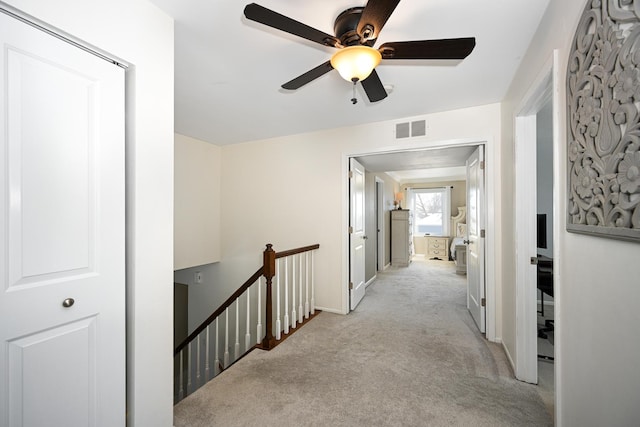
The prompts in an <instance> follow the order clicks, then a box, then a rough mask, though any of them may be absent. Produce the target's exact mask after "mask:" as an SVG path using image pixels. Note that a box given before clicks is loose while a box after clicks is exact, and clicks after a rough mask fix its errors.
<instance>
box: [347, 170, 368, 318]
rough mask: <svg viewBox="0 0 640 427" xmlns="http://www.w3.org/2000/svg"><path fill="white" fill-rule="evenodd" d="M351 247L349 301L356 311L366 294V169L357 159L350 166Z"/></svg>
mask: <svg viewBox="0 0 640 427" xmlns="http://www.w3.org/2000/svg"><path fill="white" fill-rule="evenodd" d="M349 166H350V167H349V170H350V174H349V175H350V177H349V231H350V233H349V245H350V249H351V250H350V259H349V265H350V279H349V281H350V283H349V287H350V288H351V292H350V295H349V300H350V302H351V305H350V306H351V310H353V309H355V308H356V306H357V305H358V303H359V302H360V301H361V300H362V298H363V297H364V292H365V288H366V286H365V280H364V278H365V266H364V261H365V250H364V249H365V241H366V239H367V236H366V235H365V234H364V167H363V166H362V165H361V164H360V163H358V162H357V161H356V160H355V159H350V164H349Z"/></svg>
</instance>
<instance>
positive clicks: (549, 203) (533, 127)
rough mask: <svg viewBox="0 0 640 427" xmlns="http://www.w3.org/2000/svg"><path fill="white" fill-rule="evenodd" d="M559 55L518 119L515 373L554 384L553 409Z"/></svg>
mask: <svg viewBox="0 0 640 427" xmlns="http://www.w3.org/2000/svg"><path fill="white" fill-rule="evenodd" d="M557 57H558V54H557V52H554V55H553V58H552V59H551V60H550V61H549V62H548V64H547V66H546V67H545V68H544V69H543V70H542V72H541V73H540V76H539V77H538V79H537V80H536V82H535V84H534V85H533V86H532V89H531V91H530V93H528V94H527V96H526V97H525V98H524V102H523V105H522V107H521V108H520V109H519V113H518V115H517V116H516V118H515V123H516V128H515V136H516V140H515V177H516V192H515V212H516V220H515V246H516V360H515V374H516V378H518V379H519V380H521V381H525V382H529V383H533V384H539V385H541V386H542V385H544V386H545V387H549V386H551V388H550V389H549V392H548V393H549V394H550V397H549V398H548V399H547V400H548V401H549V404H550V405H551V406H552V405H553V400H554V396H553V394H554V392H553V383H554V378H557V376H558V373H557V366H556V365H555V360H554V348H555V344H556V340H555V339H554V338H555V337H554V336H555V334H554V332H555V321H554V319H555V318H557V317H558V314H559V313H558V304H557V296H554V288H555V287H557V284H558V280H557V279H558V277H557V275H554V274H553V265H554V264H556V265H557V264H558V263H559V262H560V260H559V259H558V255H559V254H558V251H554V250H553V248H554V246H555V245H554V241H556V237H557V235H558V224H557V223H558V221H557V218H558V189H557V182H556V181H557V180H556V179H555V178H556V177H558V174H559V167H558V164H557V162H556V161H554V159H557V158H558V152H557V150H558V144H557V142H558V141H559V139H558V137H557V135H558V130H557V129H558V121H557V117H558V110H557V107H556V105H557V99H556V96H554V95H555V94H557V93H558V91H557V84H558V82H559V80H558V76H557V75H556V74H557V70H558V67H557V60H558V59H557ZM554 218H555V219H554ZM543 312H544V315H543ZM549 320H551V321H550V322H549ZM549 338H551V339H549ZM539 367H541V370H539V369H538V368H539ZM541 373H542V374H545V378H543V379H542V380H541V376H540V374H541Z"/></svg>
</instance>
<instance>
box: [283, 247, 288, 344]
mask: <svg viewBox="0 0 640 427" xmlns="http://www.w3.org/2000/svg"><path fill="white" fill-rule="evenodd" d="M284 333H285V334H288V333H289V257H285V258H284Z"/></svg>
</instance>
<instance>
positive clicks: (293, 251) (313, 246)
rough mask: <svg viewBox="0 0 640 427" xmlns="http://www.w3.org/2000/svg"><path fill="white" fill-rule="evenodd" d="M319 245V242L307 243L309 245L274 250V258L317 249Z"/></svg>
mask: <svg viewBox="0 0 640 427" xmlns="http://www.w3.org/2000/svg"><path fill="white" fill-rule="evenodd" d="M319 248H320V245H319V244H317V243H316V244H315V245H309V246H303V247H301V248H297V249H290V250H288V251H282V252H276V258H284V257H288V256H291V255H297V254H301V253H303V252H309V251H312V250H314V249H319Z"/></svg>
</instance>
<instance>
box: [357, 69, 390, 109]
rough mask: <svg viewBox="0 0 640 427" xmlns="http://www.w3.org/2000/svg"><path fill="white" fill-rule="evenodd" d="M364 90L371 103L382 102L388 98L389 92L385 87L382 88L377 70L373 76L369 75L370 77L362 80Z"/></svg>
mask: <svg viewBox="0 0 640 427" xmlns="http://www.w3.org/2000/svg"><path fill="white" fill-rule="evenodd" d="M362 88H363V89H364V91H365V93H366V94H367V98H369V101H371V102H378V101H382V100H383V99H385V98H386V97H387V91H386V90H385V89H384V86H382V82H381V81H380V77H378V73H376V70H373V71H372V72H371V74H369V77H367V78H366V79H364V80H362Z"/></svg>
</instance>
